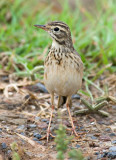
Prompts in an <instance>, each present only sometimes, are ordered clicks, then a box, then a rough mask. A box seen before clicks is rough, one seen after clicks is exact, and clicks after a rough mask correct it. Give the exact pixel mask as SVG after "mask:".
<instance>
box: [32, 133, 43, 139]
mask: <svg viewBox="0 0 116 160" xmlns="http://www.w3.org/2000/svg"><path fill="white" fill-rule="evenodd" d="M33 136H34V137H36V138H38V139H40V138H41V137H42V136H41V134H39V133H33Z"/></svg>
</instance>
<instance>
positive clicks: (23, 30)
mask: <svg viewBox="0 0 116 160" xmlns="http://www.w3.org/2000/svg"><path fill="white" fill-rule="evenodd" d="M61 4H62V3H61ZM61 6H62V12H60V13H56V12H54V10H53V4H52V3H48V2H47V1H46V3H42V2H41V1H37V0H35V1H33V0H30V1H24V0H15V1H13V0H9V1H5V0H1V1H0V10H1V13H0V14H1V16H0V30H1V32H0V53H2V52H6V55H8V56H9V59H11V58H12V60H13V63H14V64H12V62H10V60H9V63H8V64H7V66H6V70H7V71H9V70H10V69H11V68H14V70H13V72H16V73H17V75H19V76H21V75H23V76H28V77H30V76H31V73H32V71H33V68H34V67H35V66H37V65H43V59H39V58H38V56H39V55H41V54H42V53H43V51H44V49H45V47H49V46H50V45H51V42H52V41H51V38H50V37H49V35H47V33H45V32H44V31H42V30H39V29H37V28H35V27H34V26H33V25H34V24H46V23H47V22H49V21H53V20H60V21H64V22H65V23H67V24H68V25H69V26H70V28H71V31H72V37H73V41H74V46H75V49H76V50H77V51H78V52H79V54H80V55H81V57H82V60H83V62H84V65H85V68H86V70H85V76H86V77H87V76H88V74H90V73H91V72H92V71H95V72H96V75H98V76H97V77H96V79H97V78H99V77H100V75H101V74H103V72H104V69H103V68H104V67H105V66H107V65H108V64H110V63H111V64H112V66H111V67H109V68H108V67H106V70H109V72H111V73H112V72H116V18H115V15H116V1H115V0H107V1H106V0H102V2H101V1H100V0H96V7H95V10H96V12H94V13H93V12H92V13H91V12H89V11H87V10H86V9H85V8H83V6H82V4H80V3H78V1H77V7H76V10H71V9H70V7H69V5H68V3H67V1H65V5H61ZM12 55H13V56H12ZM17 64H22V66H23V68H24V69H23V70H22V69H20V67H19V65H17ZM0 68H1V69H2V68H4V66H0ZM42 75H43V70H40V71H39V74H36V75H35V79H36V78H42ZM94 80H95V79H93V81H94Z"/></svg>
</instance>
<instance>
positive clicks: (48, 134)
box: [40, 132, 55, 142]
mask: <svg viewBox="0 0 116 160" xmlns="http://www.w3.org/2000/svg"><path fill="white" fill-rule="evenodd" d="M50 136H51V137H52V138H55V136H54V135H53V134H52V133H50V132H47V134H46V135H45V136H43V137H42V138H41V139H40V140H43V139H47V142H48V141H49V138H50Z"/></svg>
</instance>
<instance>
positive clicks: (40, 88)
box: [33, 83, 48, 93]
mask: <svg viewBox="0 0 116 160" xmlns="http://www.w3.org/2000/svg"><path fill="white" fill-rule="evenodd" d="M33 88H34V89H35V92H38V91H40V92H42V93H48V91H47V89H46V87H45V86H44V85H43V84H42V83H37V84H35V85H33Z"/></svg>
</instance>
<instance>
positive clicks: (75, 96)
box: [72, 94, 80, 99]
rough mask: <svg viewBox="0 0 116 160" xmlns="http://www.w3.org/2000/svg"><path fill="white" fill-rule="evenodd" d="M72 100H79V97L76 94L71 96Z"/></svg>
mask: <svg viewBox="0 0 116 160" xmlns="http://www.w3.org/2000/svg"><path fill="white" fill-rule="evenodd" d="M72 99H80V96H79V95H78V94H73V95H72Z"/></svg>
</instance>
